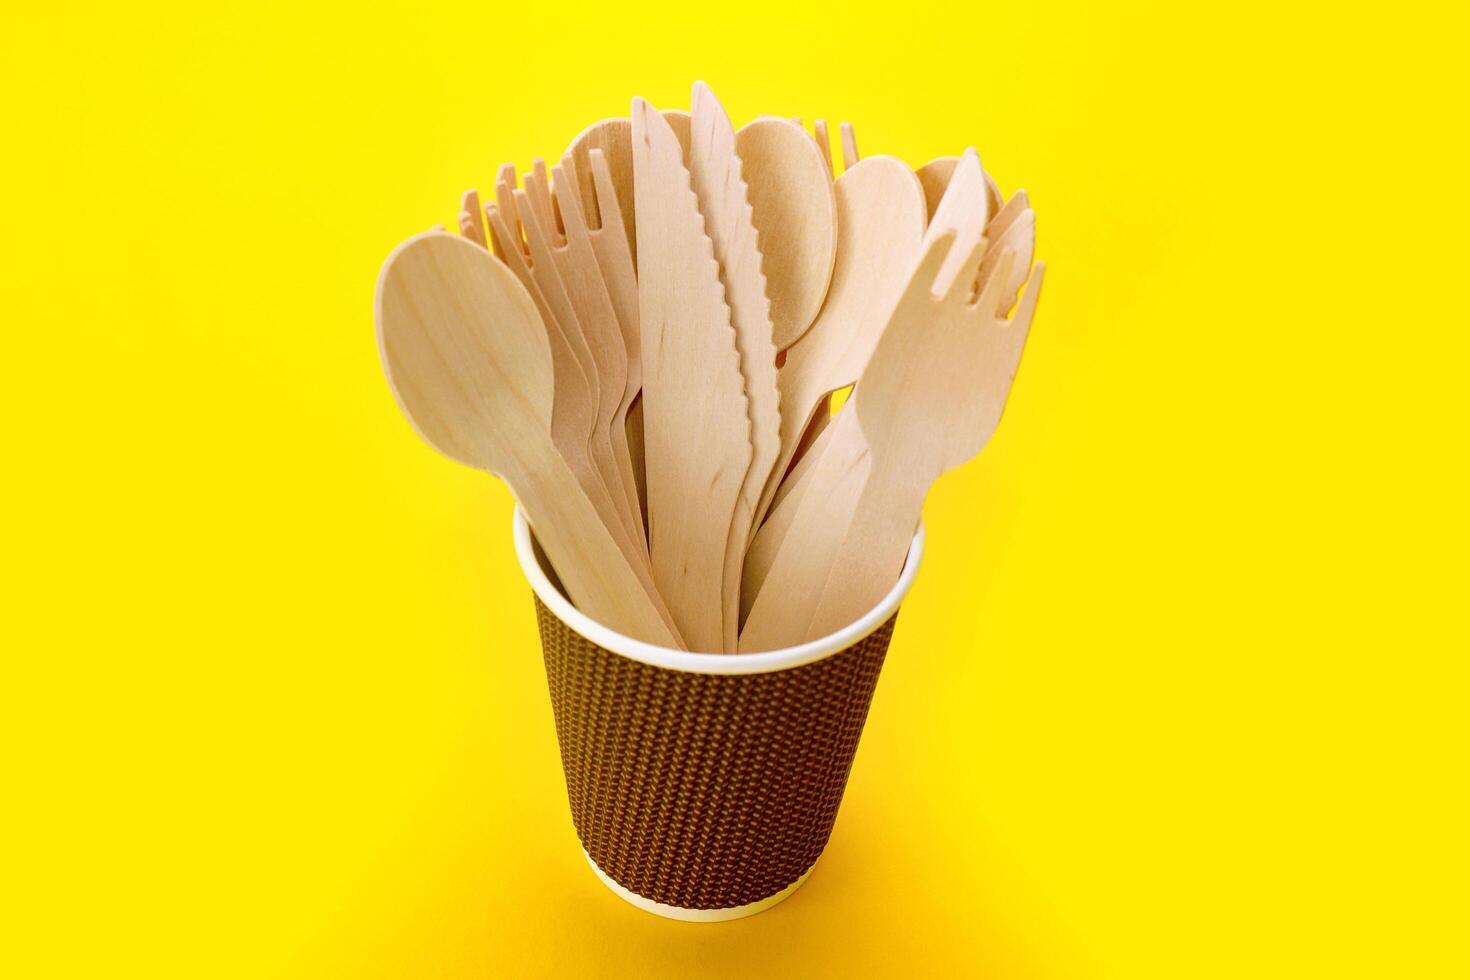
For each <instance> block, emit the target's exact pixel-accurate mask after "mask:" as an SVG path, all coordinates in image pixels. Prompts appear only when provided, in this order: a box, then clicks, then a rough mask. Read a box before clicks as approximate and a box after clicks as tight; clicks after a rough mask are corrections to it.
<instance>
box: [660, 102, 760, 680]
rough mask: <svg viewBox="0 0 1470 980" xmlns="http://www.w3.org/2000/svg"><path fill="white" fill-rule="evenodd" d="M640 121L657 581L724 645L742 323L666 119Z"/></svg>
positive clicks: (700, 644) (741, 473)
mask: <svg viewBox="0 0 1470 980" xmlns="http://www.w3.org/2000/svg"><path fill="white" fill-rule="evenodd" d="M632 121H633V161H634V165H633V177H634V200H635V208H634V220H635V228H636V238H637V243H638V255H639V268H638V300H639V314H640V324H639V326H640V333H641V340H642V345H643V418H644V438H645V448H646V463H647V471H648V472H647V480H648V537H649V553H650V555H651V557H652V561H653V575H654V580H655V582H656V583H657V585H658V588H659V592H660V593H661V594H662V595H663V597H664V599H665V601H666V602H667V603H668V606H669V611H670V612H671V613H672V614H673V616H674V620H675V622H676V623H677V624H678V627H679V631H680V634H681V635H682V636H683V637H684V638H685V640H686V641H687V642H688V643H689V645H690V647H691V649H694V650H699V651H702V652H710V653H714V652H720V651H722V650H723V649H724V630H723V623H724V620H723V607H724V587H723V586H724V569H725V544H726V542H727V540H728V537H729V529H730V515H732V514H733V513H734V511H735V506H736V500H737V498H738V497H739V495H740V488H741V484H742V483H743V481H744V478H745V474H746V471H747V470H748V469H749V467H750V459H751V448H750V417H749V409H748V406H747V404H746V399H745V393H744V382H743V379H742V377H741V373H740V358H739V354H738V353H737V351H736V346H735V329H734V327H733V326H732V324H731V320H730V308H729V306H727V305H726V303H725V291H724V285H723V284H722V282H721V281H720V269H719V264H718V263H717V262H716V261H715V258H714V248H713V246H712V245H711V243H710V240H709V237H708V236H707V235H706V234H705V224H704V218H703V216H702V215H701V214H700V212H699V205H698V201H697V199H696V197H695V194H694V191H693V188H692V186H691V183H690V177H689V171H688V170H687V169H686V168H685V166H684V164H683V161H682V156H683V151H682V149H681V148H680V145H679V141H678V137H677V136H676V135H675V132H674V130H673V128H672V127H671V126H670V125H669V122H668V121H667V120H666V119H665V118H664V117H662V116H660V115H659V114H658V113H657V112H656V111H654V109H653V107H652V106H650V105H649V104H648V103H647V102H645V101H643V100H642V99H635V100H634V102H633V109H632Z"/></svg>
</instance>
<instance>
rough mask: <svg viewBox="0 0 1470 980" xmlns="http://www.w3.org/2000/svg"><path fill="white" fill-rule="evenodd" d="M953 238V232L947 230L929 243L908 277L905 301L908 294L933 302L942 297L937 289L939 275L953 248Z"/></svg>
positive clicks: (942, 294)
mask: <svg viewBox="0 0 1470 980" xmlns="http://www.w3.org/2000/svg"><path fill="white" fill-rule="evenodd" d="M955 238H956V235H955V233H954V231H953V230H949V231H946V232H944V234H942V235H940V236H939V237H937V238H935V239H934V241H932V242H930V243H929V247H928V248H927V249H926V250H925V251H924V254H923V255H922V256H921V257H920V258H919V264H918V265H916V266H915V267H914V272H913V275H911V276H909V284H908V286H907V287H905V289H904V296H905V299H907V298H908V297H909V296H910V294H914V295H926V296H927V297H928V298H929V299H931V300H935V301H938V300H941V299H942V298H943V297H944V291H943V290H941V289H940V288H939V282H938V279H939V273H940V272H941V271H942V270H943V269H944V263H945V260H946V259H948V258H949V253H950V250H951V249H952V248H954V243H955ZM921 290H922V293H921V292H920V291H921Z"/></svg>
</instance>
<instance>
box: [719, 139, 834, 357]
mask: <svg viewBox="0 0 1470 980" xmlns="http://www.w3.org/2000/svg"><path fill="white" fill-rule="evenodd" d="M735 151H736V153H737V154H738V155H739V157H740V163H741V166H742V168H743V174H744V177H745V184H746V188H747V191H748V194H749V197H750V210H751V219H752V220H753V221H754V222H755V227H756V232H757V235H758V238H759V242H760V253H761V256H762V258H763V261H762V269H763V270H764V272H765V277H766V291H767V294H768V295H769V296H770V301H771V323H772V327H773V330H774V341H775V345H776V348H777V349H778V350H785V349H786V348H788V347H790V346H791V345H792V344H794V343H796V341H797V340H799V339H800V338H801V335H802V334H804V333H806V331H807V328H808V327H810V326H811V325H812V322H813V321H814V320H815V319H816V316H817V313H818V311H820V310H821V308H822V300H824V299H825V298H826V296H827V287H828V285H829V284H830V282H831V280H832V266H833V264H834V263H835V262H836V259H837V195H836V192H835V191H834V190H833V189H832V173H831V171H830V170H829V169H828V167H827V164H826V163H825V162H824V160H823V157H822V153H821V150H820V148H819V147H818V146H817V144H816V143H815V142H814V141H813V140H812V137H811V136H810V135H809V134H808V133H807V132H806V131H805V130H803V129H802V128H801V127H800V126H799V125H797V124H794V123H791V122H788V121H787V120H785V119H781V118H778V117H774V116H765V117H762V118H760V119H756V120H753V121H751V122H748V123H746V124H745V125H744V126H742V127H741V128H740V131H739V132H738V133H736V134H735Z"/></svg>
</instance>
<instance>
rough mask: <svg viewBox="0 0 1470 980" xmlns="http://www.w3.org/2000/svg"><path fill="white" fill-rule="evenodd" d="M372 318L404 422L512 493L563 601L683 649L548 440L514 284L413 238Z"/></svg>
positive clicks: (458, 242)
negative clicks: (557, 580) (565, 597)
mask: <svg viewBox="0 0 1470 980" xmlns="http://www.w3.org/2000/svg"><path fill="white" fill-rule="evenodd" d="M376 318H377V329H378V348H379V351H380V352H381V354H382V359H383V369H384V371H385V372H386V374H387V375H388V383H389V386H390V387H391V388H392V389H393V394H394V397H395V398H396V399H397V400H398V404H399V407H400V408H402V409H403V412H404V414H405V415H407V416H408V419H409V421H410V423H412V425H413V426H414V428H415V429H416V430H417V431H418V433H419V434H420V435H421V436H422V437H423V438H424V439H425V441H427V442H428V443H429V444H430V445H432V446H433V447H434V448H435V449H437V450H439V452H441V453H443V454H444V455H446V456H448V457H450V458H451V459H454V460H456V461H458V462H461V463H464V464H465V465H467V466H473V467H476V468H478V469H483V470H486V471H488V472H491V473H496V474H499V475H500V476H501V477H502V478H503V479H504V480H505V481H506V483H508V484H509V485H510V487H511V492H512V493H514V494H515V497H516V500H517V501H518V502H519V503H520V505H521V507H522V508H523V509H524V510H525V512H526V516H527V519H528V520H529V521H530V522H531V526H532V527H533V528H534V529H535V531H536V537H537V539H538V540H539V541H540V542H541V546H542V548H543V549H544V551H545V552H546V555H547V558H548V559H549V560H550V561H551V564H552V567H553V568H554V569H555V571H556V574H557V577H558V578H560V579H561V581H562V584H563V585H565V587H566V589H567V594H568V596H569V597H570V598H571V600H572V601H573V602H574V603H576V604H577V606H578V607H579V608H581V609H582V610H583V611H584V612H586V613H587V614H588V615H589V616H591V617H593V618H594V619H596V620H598V621H599V622H601V623H603V624H604V625H606V626H608V627H610V628H611V629H614V630H617V631H618V632H620V633H624V634H626V635H627V636H630V637H633V638H634V639H639V640H644V641H646V642H649V643H657V644H660V645H662V646H668V647H674V648H678V649H682V648H683V644H682V643H681V642H680V640H679V637H678V634H677V631H676V630H675V629H673V627H672V626H671V625H670V623H669V622H668V618H669V617H668V614H667V611H666V610H664V609H662V608H661V605H662V604H661V603H660V601H659V599H658V596H657V594H656V593H655V592H653V591H652V589H651V583H649V582H644V581H641V580H640V576H639V575H638V573H637V571H636V570H635V568H634V567H633V566H632V565H630V564H629V563H628V562H627V560H626V558H625V557H624V555H623V554H622V551H621V550H620V548H619V547H618V544H617V542H616V541H615V540H614V539H613V537H612V535H611V534H610V533H609V532H608V530H607V528H606V527H605V526H604V524H603V521H602V519H601V518H600V517H599V515H598V513H597V510H596V508H595V507H594V506H593V505H592V502H591V501H590V500H588V498H587V496H586V494H585V493H583V492H582V489H581V487H580V486H579V484H578V481H577V478H576V476H575V474H574V473H573V472H572V470H571V468H570V467H569V466H568V465H567V463H566V461H565V460H563V459H562V456H561V453H560V452H559V451H558V450H557V448H556V445H555V443H554V442H553V441H552V438H551V426H552V415H553V391H552V388H553V384H554V369H553V364H552V357H551V350H550V347H549V344H548V340H547V333H546V329H545V327H544V325H543V324H542V323H541V321H540V316H539V314H538V312H537V310H536V306H535V303H534V301H533V300H532V299H531V297H530V295H529V294H528V293H527V292H526V290H525V289H524V288H523V287H522V286H521V285H520V283H519V282H517V280H516V278H515V277H514V275H513V274H512V273H510V272H509V271H508V270H507V269H506V268H505V267H504V266H503V265H501V264H500V263H498V262H496V261H495V260H493V259H492V258H491V257H490V255H489V254H488V253H486V252H485V250H484V249H482V248H480V247H478V246H477V245H476V244H474V243H473V242H471V241H468V240H466V239H464V238H460V237H458V236H455V235H447V234H440V233H433V232H431V233H428V234H424V235H419V236H416V237H414V238H411V239H409V240H408V241H407V242H405V243H403V244H402V245H400V246H399V247H398V248H397V249H396V250H395V251H394V252H393V254H392V255H390V256H389V257H388V260H387V262H385V263H384V266H383V271H382V274H381V275H380V277H379V279H378V292H377V302H376Z"/></svg>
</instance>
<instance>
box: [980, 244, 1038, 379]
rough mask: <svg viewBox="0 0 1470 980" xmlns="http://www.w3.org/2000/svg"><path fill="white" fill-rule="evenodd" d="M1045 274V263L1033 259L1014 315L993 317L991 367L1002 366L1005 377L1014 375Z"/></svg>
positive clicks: (1023, 348)
mask: <svg viewBox="0 0 1470 980" xmlns="http://www.w3.org/2000/svg"><path fill="white" fill-rule="evenodd" d="M1045 275H1046V263H1045V262H1038V263H1036V267H1035V269H1033V270H1032V272H1031V281H1030V282H1028V283H1027V284H1026V292H1025V293H1024V294H1023V295H1022V296H1021V302H1020V303H1018V304H1017V305H1016V313H1015V316H1013V317H1011V318H1010V319H1009V320H1003V319H996V320H995V321H994V322H993V323H992V324H991V326H992V328H993V329H992V331H991V333H990V336H991V337H992V338H994V342H995V344H996V347H995V355H994V356H995V358H996V360H995V361H994V365H995V369H996V370H997V372H999V371H1002V370H1003V371H1004V372H1005V377H1006V378H1007V379H1013V378H1015V376H1016V369H1017V368H1018V367H1020V366H1021V354H1022V353H1024V352H1025V350H1026V338H1027V337H1029V336H1030V335H1031V320H1032V318H1033V317H1034V316H1035V315H1036V303H1037V301H1038V300H1039V299H1040V298H1041V280H1042V279H1043V278H1044V277H1045Z"/></svg>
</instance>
